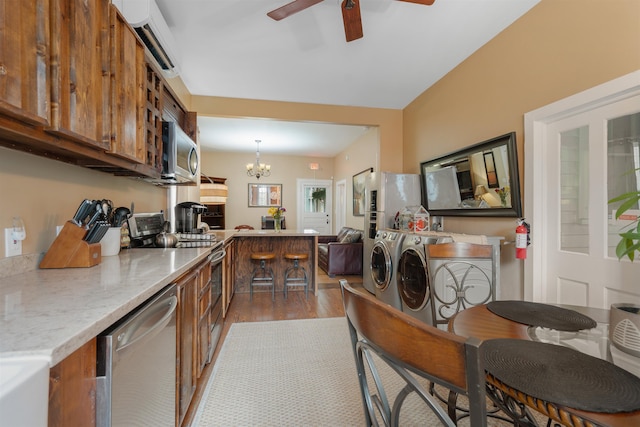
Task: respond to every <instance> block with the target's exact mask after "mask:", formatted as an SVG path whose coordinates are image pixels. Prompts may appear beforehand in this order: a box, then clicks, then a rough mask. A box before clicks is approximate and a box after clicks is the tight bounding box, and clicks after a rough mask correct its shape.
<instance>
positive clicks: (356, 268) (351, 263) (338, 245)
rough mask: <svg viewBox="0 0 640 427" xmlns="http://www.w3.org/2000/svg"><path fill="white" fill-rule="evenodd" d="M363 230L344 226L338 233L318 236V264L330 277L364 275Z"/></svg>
mask: <svg viewBox="0 0 640 427" xmlns="http://www.w3.org/2000/svg"><path fill="white" fill-rule="evenodd" d="M362 236H363V233H362V230H356V229H354V228H350V227H343V228H342V229H341V230H340V232H339V233H338V234H336V235H331V236H318V266H319V267H320V268H321V269H323V270H324V271H325V272H326V273H327V274H328V275H329V277H334V276H335V275H341V276H342V275H362V256H363V244H362Z"/></svg>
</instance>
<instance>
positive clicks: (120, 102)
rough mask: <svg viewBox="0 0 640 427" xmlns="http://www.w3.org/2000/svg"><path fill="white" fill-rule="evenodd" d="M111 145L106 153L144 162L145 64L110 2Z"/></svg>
mask: <svg viewBox="0 0 640 427" xmlns="http://www.w3.org/2000/svg"><path fill="white" fill-rule="evenodd" d="M109 13H110V18H111V37H110V41H111V45H110V47H111V98H110V99H111V103H110V111H111V148H110V150H109V151H108V152H109V153H110V154H113V155H116V156H121V157H123V158H125V159H128V160H131V161H133V162H137V163H142V164H148V162H147V150H146V149H145V140H144V134H145V110H146V101H145V92H146V72H147V67H146V63H145V56H144V49H145V47H144V44H143V43H142V41H141V40H140V39H139V38H138V36H137V35H136V33H135V31H134V30H133V28H131V26H130V25H129V24H128V23H127V22H126V20H125V19H124V17H123V16H122V14H120V12H119V11H118V9H117V8H116V7H115V6H113V5H111V6H110V8H109Z"/></svg>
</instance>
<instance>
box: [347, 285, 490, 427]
mask: <svg viewBox="0 0 640 427" xmlns="http://www.w3.org/2000/svg"><path fill="white" fill-rule="evenodd" d="M340 285H341V288H342V299H343V304H344V310H345V315H346V318H347V323H348V326H349V332H350V336H351V343H352V348H353V353H354V357H355V361H356V370H357V374H358V381H359V385H360V391H361V397H362V403H363V406H364V415H365V421H366V425H367V426H371V425H375V426H377V425H379V423H382V424H384V425H385V426H397V425H398V423H399V419H400V410H401V408H402V405H403V403H404V402H405V399H406V398H407V397H408V396H409V395H411V393H413V392H415V393H416V394H417V396H419V398H420V399H421V401H422V402H424V403H425V404H426V405H427V406H428V408H429V409H430V410H431V411H432V412H433V413H434V414H435V416H436V417H437V418H438V419H439V420H440V422H441V423H442V424H443V425H446V426H455V425H456V424H457V420H458V416H457V415H456V412H455V410H453V411H451V410H449V411H448V410H446V409H445V407H444V405H442V404H440V402H439V401H438V400H437V398H435V397H434V396H432V395H431V394H429V392H428V391H427V390H426V389H425V388H424V387H423V385H422V384H421V383H420V381H418V377H422V378H424V379H425V380H427V381H430V382H433V383H435V384H438V385H441V386H443V387H446V388H448V389H450V390H454V391H455V392H456V393H458V394H462V395H466V396H467V397H468V399H469V408H470V411H469V413H468V414H465V415H466V416H469V417H470V425H472V426H474V427H475V426H486V425H487V422H486V408H485V400H486V395H485V372H484V368H483V364H482V360H481V357H480V355H479V344H480V340H478V339H477V338H463V337H460V336H457V335H454V334H451V333H448V332H445V331H441V330H439V329H437V328H434V327H433V326H430V325H427V324H426V323H424V322H421V321H419V320H417V319H414V318H413V317H411V316H409V315H407V314H406V313H403V312H402V311H400V310H397V309H395V308H394V307H392V306H390V305H388V304H385V303H383V302H381V301H379V300H378V299H376V298H375V297H374V296H372V295H369V294H368V293H366V292H361V291H358V290H356V289H354V288H353V287H351V285H349V283H348V282H347V280H344V279H343V280H340ZM384 365H386V366H388V367H390V368H391V369H392V370H393V372H395V373H396V374H397V375H398V376H399V378H401V379H402V388H401V390H400V391H399V392H398V393H397V395H396V396H395V398H394V400H393V402H390V401H389V398H388V396H387V394H388V393H389V392H390V391H391V389H392V388H393V387H385V384H388V382H387V381H383V379H382V377H381V375H380V372H382V371H381V369H383V370H384V369H386V368H385V367H384ZM385 378H386V377H385ZM396 389H397V387H396ZM449 409H451V408H449ZM425 422H426V421H425Z"/></svg>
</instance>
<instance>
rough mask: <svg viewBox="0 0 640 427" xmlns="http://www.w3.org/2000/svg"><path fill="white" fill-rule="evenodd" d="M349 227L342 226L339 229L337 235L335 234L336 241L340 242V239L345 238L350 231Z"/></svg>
mask: <svg viewBox="0 0 640 427" xmlns="http://www.w3.org/2000/svg"><path fill="white" fill-rule="evenodd" d="M351 230H352V229H351V228H348V227H342V229H340V232H339V233H338V235H337V236H336V242H341V243H342V239H344V238H345V236H346V235H347V234H349V232H350V231H351Z"/></svg>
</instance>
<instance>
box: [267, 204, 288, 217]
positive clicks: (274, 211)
mask: <svg viewBox="0 0 640 427" xmlns="http://www.w3.org/2000/svg"><path fill="white" fill-rule="evenodd" d="M286 211H287V210H286V209H285V208H283V207H282V206H273V207H270V208H269V215H271V216H272V217H273V219H280V218H282V214H283V213H285V212H286Z"/></svg>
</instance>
